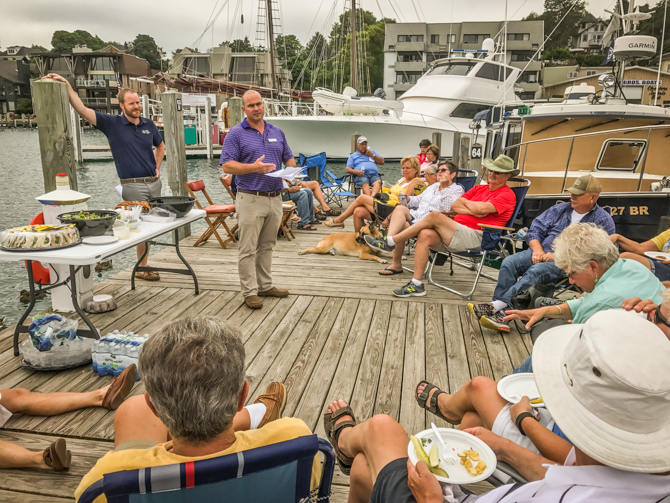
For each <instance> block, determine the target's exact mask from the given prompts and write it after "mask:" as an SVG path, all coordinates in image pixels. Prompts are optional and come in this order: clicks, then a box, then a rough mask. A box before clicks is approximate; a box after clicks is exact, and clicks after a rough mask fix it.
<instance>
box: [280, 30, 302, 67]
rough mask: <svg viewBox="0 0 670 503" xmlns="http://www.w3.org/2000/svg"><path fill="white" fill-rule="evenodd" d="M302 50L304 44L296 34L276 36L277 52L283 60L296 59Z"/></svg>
mask: <svg viewBox="0 0 670 503" xmlns="http://www.w3.org/2000/svg"><path fill="white" fill-rule="evenodd" d="M302 50H303V47H302V44H301V43H300V40H298V37H296V36H295V35H277V36H276V37H275V52H276V53H277V58H278V59H279V61H281V62H285V61H288V60H289V59H292V58H293V59H295V58H296V57H297V56H298V54H300V53H301V52H302Z"/></svg>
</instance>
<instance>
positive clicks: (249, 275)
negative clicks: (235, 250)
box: [235, 192, 282, 297]
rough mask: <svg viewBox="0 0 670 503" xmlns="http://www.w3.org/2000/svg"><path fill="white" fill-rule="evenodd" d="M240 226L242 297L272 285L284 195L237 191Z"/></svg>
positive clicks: (239, 262) (236, 204)
mask: <svg viewBox="0 0 670 503" xmlns="http://www.w3.org/2000/svg"><path fill="white" fill-rule="evenodd" d="M235 210H236V212H237V223H238V225H239V229H240V240H239V254H238V270H239V273H240V286H241V287H242V296H243V297H249V296H250V295H257V294H258V291H259V290H260V291H261V292H264V291H266V290H269V289H270V288H272V249H273V248H274V246H275V244H276V243H277V232H278V231H279V224H280V223H281V217H282V200H281V197H265V196H256V195H253V194H245V193H244V192H238V193H237V199H236V200H235Z"/></svg>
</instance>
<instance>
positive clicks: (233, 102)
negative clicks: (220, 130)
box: [228, 96, 244, 129]
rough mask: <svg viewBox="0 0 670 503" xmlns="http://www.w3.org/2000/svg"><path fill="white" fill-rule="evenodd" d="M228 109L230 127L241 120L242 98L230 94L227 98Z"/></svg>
mask: <svg viewBox="0 0 670 503" xmlns="http://www.w3.org/2000/svg"><path fill="white" fill-rule="evenodd" d="M228 110H230V129H232V128H233V126H237V125H238V124H239V123H240V122H242V119H243V118H244V117H243V114H242V98H238V97H237V96H231V97H230V98H229V99H228Z"/></svg>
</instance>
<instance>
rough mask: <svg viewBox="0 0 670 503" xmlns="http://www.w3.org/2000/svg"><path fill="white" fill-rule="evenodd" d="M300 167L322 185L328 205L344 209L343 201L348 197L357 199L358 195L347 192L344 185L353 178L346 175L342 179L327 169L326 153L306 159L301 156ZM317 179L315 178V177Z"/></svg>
mask: <svg viewBox="0 0 670 503" xmlns="http://www.w3.org/2000/svg"><path fill="white" fill-rule="evenodd" d="M299 160H300V166H303V167H304V168H305V170H303V172H304V174H306V175H307V176H308V177H309V178H310V179H312V180H317V181H318V182H319V185H321V190H322V191H323V197H324V198H325V199H326V202H327V203H334V204H337V205H338V206H339V207H340V208H341V207H342V200H343V199H346V198H348V197H356V194H354V193H353V192H350V191H348V190H345V188H344V183H345V182H349V181H350V179H351V177H350V176H349V175H344V176H342V177H340V178H338V177H336V176H335V175H334V174H333V173H332V172H331V171H329V170H327V169H326V153H325V152H321V153H320V154H314V155H310V156H309V157H305V156H304V155H303V154H300V155H299ZM315 176H316V177H317V178H314V177H315Z"/></svg>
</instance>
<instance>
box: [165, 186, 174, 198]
mask: <svg viewBox="0 0 670 503" xmlns="http://www.w3.org/2000/svg"><path fill="white" fill-rule="evenodd" d="M165 196H166V197H170V196H172V189H171V188H170V186H169V185H166V186H165Z"/></svg>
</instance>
